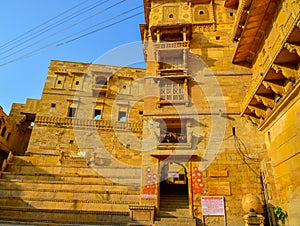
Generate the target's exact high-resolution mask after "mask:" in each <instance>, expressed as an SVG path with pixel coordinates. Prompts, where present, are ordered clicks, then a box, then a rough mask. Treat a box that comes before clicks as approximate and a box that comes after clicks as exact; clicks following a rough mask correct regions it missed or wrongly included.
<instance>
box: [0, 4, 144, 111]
mask: <svg viewBox="0 0 300 226" xmlns="http://www.w3.org/2000/svg"><path fill="white" fill-rule="evenodd" d="M142 3H143V1H142V0H51V1H48V0H1V1H0V8H1V14H0V28H1V35H0V87H1V88H0V105H1V106H2V107H3V109H4V111H5V112H6V113H7V114H8V113H9V111H10V108H11V104H12V103H25V101H26V98H38V99H39V98H40V97H41V94H42V90H43V86H44V82H45V78H46V75H47V71H48V66H49V64H50V60H64V61H76V62H95V60H96V59H98V60H97V63H104V64H112V65H116V64H121V65H122V62H119V61H117V60H116V59H115V57H103V55H104V56H106V55H109V54H107V53H108V52H114V51H116V50H117V49H119V50H120V49H124V46H125V47H126V46H127V45H131V43H136V42H140V33H139V24H141V23H144V15H143V14H142V12H143V7H142ZM97 5H98V6H97ZM139 6H141V7H139ZM136 7H138V8H136ZM133 8H136V9H134V10H133V11H131V12H128V13H127V14H126V13H125V12H126V11H128V10H130V9H133ZM88 9H90V10H88ZM84 10H85V11H86V12H85V13H83V11H84ZM66 11H67V12H66ZM64 12H65V13H64ZM63 13H64V14H63ZM138 13H141V14H139V15H137V16H135V17H133V18H131V19H128V20H126V21H124V22H121V23H119V24H115V25H111V26H109V27H108V28H104V27H105V26H108V25H109V24H113V23H115V22H118V21H120V20H122V19H125V18H128V17H130V16H133V15H134V14H138ZM77 14H78V16H76V15H77ZM59 15H60V16H59ZM93 15H94V16H93ZM118 15H122V16H119V17H117V18H114V19H113V17H116V16H118ZM55 17H56V19H54V20H52V21H50V22H48V23H45V22H47V21H49V20H50V19H52V18H55ZM72 17H73V18H72ZM64 21H65V22H64ZM80 21H82V22H81V23H79V22H80ZM63 22H64V23H63ZM43 23H44V25H43V26H40V27H38V28H37V29H35V30H32V29H33V28H36V27H37V26H39V25H41V24H43ZM59 23H61V24H59ZM96 24H99V25H98V26H95V27H93V28H91V29H90V30H85V31H83V30H84V29H87V28H88V27H91V26H93V25H96ZM103 28H104V29H103ZM97 29H102V30H99V31H98V32H95V33H93V34H90V35H87V36H85V37H81V38H78V39H77V40H75V41H72V42H69V43H65V42H66V41H69V40H71V39H73V38H76V37H79V36H80V35H83V34H86V33H88V32H91V31H94V30H97ZM30 30H31V31H30ZM28 31H30V32H28ZM79 31H82V33H78V32H79ZM26 32H28V33H26ZM24 33H25V35H23V34H24ZM76 33H78V34H77V35H74V34H76ZM21 35H23V36H21ZM70 35H74V36H70ZM35 36H36V37H35ZM68 36H69V38H67V39H64V38H66V37H68ZM16 38H17V39H16ZM59 40H61V41H59ZM45 46H48V47H49V48H45ZM136 46H138V47H136ZM139 46H140V43H138V44H137V45H135V48H133V49H132V48H129V49H126V48H125V51H121V52H124V54H123V55H118V56H119V58H120V59H125V58H128V55H130V54H135V55H138V57H137V59H141V58H142V50H141V49H140V48H139ZM39 50H42V51H39ZM31 52H34V53H37V52H38V54H36V55H33V56H30V57H27V56H26V55H29V53H31ZM133 52H134V53H133ZM128 53H130V54H128ZM24 55H25V56H26V57H24V58H22V57H23V56H24ZM112 55H116V54H112ZM101 56H102V57H101ZM18 58H22V59H21V60H18ZM99 58H100V60H99ZM121 61H122V60H121ZM128 62H130V60H128V59H127V62H125V63H128ZM134 66H143V63H142V62H138V63H137V64H135V65H134Z"/></svg>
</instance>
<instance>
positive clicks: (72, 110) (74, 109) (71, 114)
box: [68, 107, 76, 117]
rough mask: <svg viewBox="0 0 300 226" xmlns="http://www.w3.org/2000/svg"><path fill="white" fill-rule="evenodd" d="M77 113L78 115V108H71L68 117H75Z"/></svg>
mask: <svg viewBox="0 0 300 226" xmlns="http://www.w3.org/2000/svg"><path fill="white" fill-rule="evenodd" d="M75 113H76V108H72V107H70V108H69V114H68V117H75Z"/></svg>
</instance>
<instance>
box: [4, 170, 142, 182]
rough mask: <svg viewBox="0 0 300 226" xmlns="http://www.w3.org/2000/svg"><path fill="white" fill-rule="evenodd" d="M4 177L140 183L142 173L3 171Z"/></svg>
mask: <svg viewBox="0 0 300 226" xmlns="http://www.w3.org/2000/svg"><path fill="white" fill-rule="evenodd" d="M2 178H3V179H8V180H13V179H18V180H23V181H25V180H39V181H64V182H66V181H68V182H72V183H78V182H84V183H89V182H95V181H98V182H111V183H119V184H124V185H137V184H139V183H140V175H132V176H131V177H127V176H123V175H112V176H109V177H103V176H102V175H78V174H68V175H61V174H51V173H32V172H31V173H15V172H3V175H2Z"/></svg>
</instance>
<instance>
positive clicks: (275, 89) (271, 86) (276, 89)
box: [262, 81, 285, 96]
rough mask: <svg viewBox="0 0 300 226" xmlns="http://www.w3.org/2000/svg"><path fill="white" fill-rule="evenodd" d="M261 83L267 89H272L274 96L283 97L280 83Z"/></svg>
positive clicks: (282, 87) (282, 88)
mask: <svg viewBox="0 0 300 226" xmlns="http://www.w3.org/2000/svg"><path fill="white" fill-rule="evenodd" d="M262 83H263V85H264V86H265V87H266V88H267V89H272V91H273V92H274V93H276V94H280V95H281V96H283V94H284V93H285V89H284V86H283V85H282V84H281V82H277V81H263V82H262Z"/></svg>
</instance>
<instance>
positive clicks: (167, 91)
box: [160, 81, 185, 101]
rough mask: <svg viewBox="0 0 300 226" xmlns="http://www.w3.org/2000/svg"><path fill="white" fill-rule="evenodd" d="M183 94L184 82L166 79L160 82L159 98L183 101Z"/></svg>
mask: <svg viewBox="0 0 300 226" xmlns="http://www.w3.org/2000/svg"><path fill="white" fill-rule="evenodd" d="M184 95H185V91H184V83H183V82H174V81H166V82H163V83H161V84H160V98H161V99H163V100H168V101H183V100H184V99H185V98H184Z"/></svg>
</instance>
